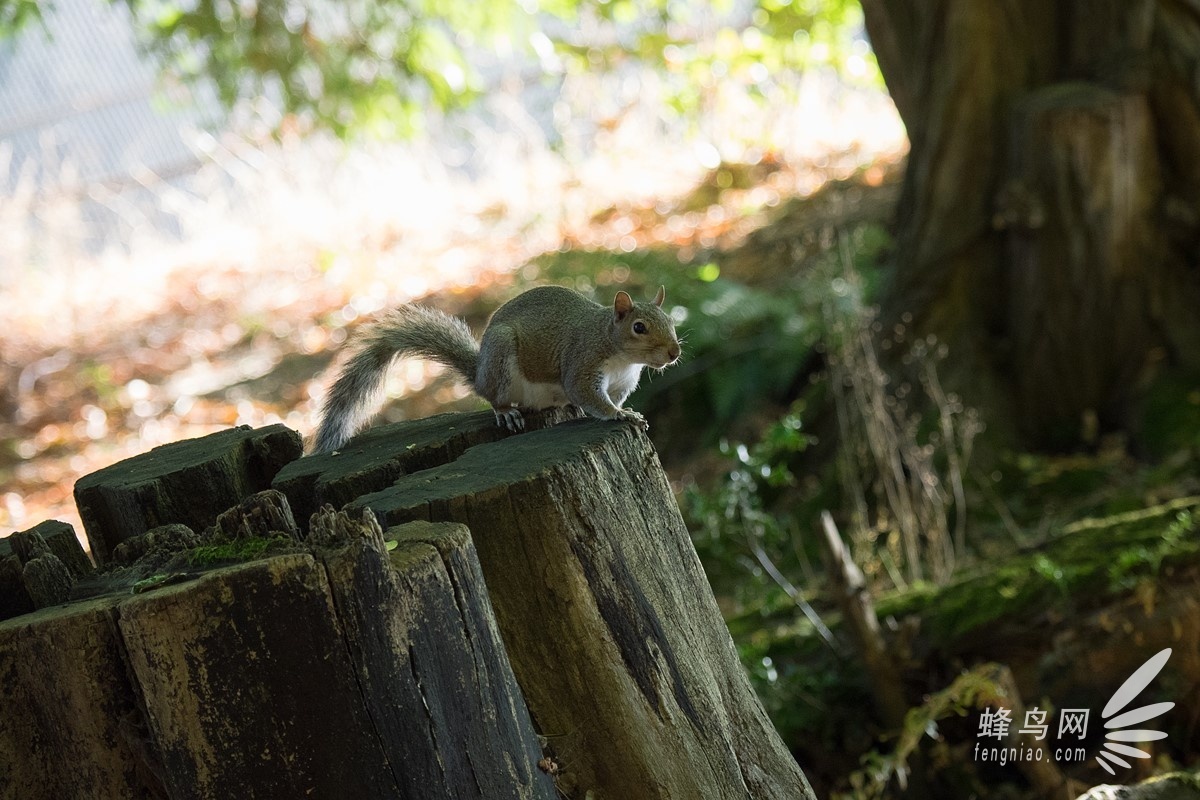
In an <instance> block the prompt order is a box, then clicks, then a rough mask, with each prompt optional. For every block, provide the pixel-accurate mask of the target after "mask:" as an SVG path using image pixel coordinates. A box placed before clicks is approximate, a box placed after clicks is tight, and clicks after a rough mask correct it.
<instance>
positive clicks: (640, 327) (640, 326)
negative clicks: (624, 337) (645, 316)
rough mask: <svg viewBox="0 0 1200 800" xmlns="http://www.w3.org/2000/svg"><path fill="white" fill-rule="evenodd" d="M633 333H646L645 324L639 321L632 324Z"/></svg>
mask: <svg viewBox="0 0 1200 800" xmlns="http://www.w3.org/2000/svg"><path fill="white" fill-rule="evenodd" d="M633 332H634V333H645V332H646V323H644V322H641V321H640V320H639V321H638V322H635V323H633Z"/></svg>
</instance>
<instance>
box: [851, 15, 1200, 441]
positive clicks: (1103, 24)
mask: <svg viewBox="0 0 1200 800" xmlns="http://www.w3.org/2000/svg"><path fill="white" fill-rule="evenodd" d="M862 5H863V10H864V13H865V18H866V24H867V30H868V33H869V35H870V37H871V40H872V42H873V44H874V46H875V51H876V54H877V56H878V58H879V63H880V67H881V69H882V71H883V74H884V78H885V79H886V81H887V84H888V88H889V89H890V90H891V93H892V96H893V98H894V100H895V102H896V106H897V109H898V110H899V112H900V115H901V117H902V118H903V120H904V122H905V125H906V126H907V128H908V132H909V139H910V142H911V153H910V156H909V164H908V171H907V174H906V178H905V188H904V192H903V196H902V200H901V203H900V211H899V220H898V223H899V248H898V254H897V263H896V270H895V275H894V282H893V284H892V287H891V291H890V293H889V295H888V298H887V301H886V305H887V310H888V312H889V315H890V316H891V317H893V318H894V319H896V320H897V321H898V320H901V319H904V318H905V317H904V315H905V314H911V315H912V318H911V320H912V325H913V326H914V327H915V329H916V330H915V333H916V334H917V335H919V336H924V335H926V334H933V335H936V336H937V337H939V338H941V339H942V340H943V341H945V342H947V343H948V344H949V345H950V347H951V351H952V353H953V356H954V359H955V362H954V363H955V364H957V371H956V376H955V377H956V379H957V383H958V385H959V386H962V387H964V388H966V389H967V390H968V391H969V392H970V394H969V399H970V400H971V402H974V403H977V404H981V405H987V404H992V405H993V406H994V408H993V409H992V410H993V411H995V412H998V414H993V418H994V419H997V421H999V422H1000V423H1001V426H1002V427H1004V420H1006V419H1007V420H1008V421H1009V423H1010V425H1011V428H1012V429H1014V430H1016V431H1018V432H1020V433H1022V434H1024V436H1025V438H1026V440H1027V441H1028V442H1029V443H1031V444H1034V445H1040V446H1052V447H1054V446H1071V445H1074V444H1076V443H1078V442H1080V441H1081V440H1087V439H1089V438H1091V437H1092V436H1094V434H1095V433H1096V432H1097V431H1101V432H1102V431H1104V430H1106V429H1115V428H1124V429H1129V428H1131V427H1134V423H1133V415H1134V412H1135V410H1136V401H1137V399H1138V392H1139V390H1140V389H1143V388H1145V384H1146V383H1147V381H1149V380H1151V379H1153V377H1154V375H1155V374H1156V371H1157V370H1159V369H1161V368H1163V367H1164V366H1166V367H1179V368H1184V369H1196V368H1200V316H1197V315H1196V314H1195V308H1196V307H1197V303H1198V301H1200V267H1198V257H1197V252H1198V251H1197V244H1198V243H1200V214H1198V213H1197V212H1196V208H1197V205H1198V204H1200V6H1197V5H1196V4H1194V3H1190V2H1175V1H1174V0H1065V1H1064V2H1058V3H1046V2H1043V1H1042V0H998V2H989V3H960V2H953V1H952V0H935V1H934V2H916V0H862Z"/></svg>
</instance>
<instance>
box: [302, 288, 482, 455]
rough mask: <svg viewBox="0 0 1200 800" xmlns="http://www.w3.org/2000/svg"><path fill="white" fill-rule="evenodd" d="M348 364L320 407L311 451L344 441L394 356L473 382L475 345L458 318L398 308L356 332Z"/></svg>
mask: <svg viewBox="0 0 1200 800" xmlns="http://www.w3.org/2000/svg"><path fill="white" fill-rule="evenodd" d="M357 339H358V341H357V343H356V347H355V349H354V352H353V354H352V355H351V357H350V360H349V361H347V362H346V364H345V366H343V367H342V371H341V372H340V373H339V374H338V377H337V381H335V382H334V384H333V388H332V389H330V390H329V396H328V397H326V398H325V404H324V406H323V407H322V409H321V424H320V426H319V427H318V428H317V435H316V437H315V439H314V442H313V449H312V451H313V452H314V453H328V452H330V451H333V450H336V449H338V448H339V447H341V446H342V445H343V444H345V443H346V440H347V439H349V438H350V437H351V436H353V435H354V433H355V432H356V431H357V430H358V428H359V426H360V425H361V424H362V423H363V422H364V421H365V420H366V418H367V417H369V416H370V415H371V414H373V413H374V412H375V410H376V407H377V406H378V403H379V395H380V392H381V390H382V388H383V379H384V376H385V375H386V374H387V369H388V366H389V365H391V363H392V361H393V359H395V358H397V357H398V356H416V357H419V358H427V359H430V360H431V361H437V362H438V363H441V364H445V365H446V366H448V367H450V368H451V369H453V370H455V371H456V372H458V374H459V375H460V376H461V377H462V378H463V380H465V381H466V382H467V383H468V384H474V382H475V371H476V369H477V368H478V365H479V345H478V344H477V343H476V342H475V337H473V336H472V335H471V330H470V328H468V327H467V325H466V323H465V322H463V321H462V320H460V319H457V318H455V317H452V316H450V315H449V314H443V313H442V312H441V311H435V310H433V309H431V308H424V307H422V306H402V307H400V308H398V309H395V310H393V311H390V312H388V313H387V314H386V315H384V316H383V317H382V318H380V319H379V321H377V322H374V323H372V324H371V325H369V326H367V327H366V328H365V329H363V331H362V332H361V333H360V334H358V337H357Z"/></svg>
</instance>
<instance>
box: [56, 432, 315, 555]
mask: <svg viewBox="0 0 1200 800" xmlns="http://www.w3.org/2000/svg"><path fill="white" fill-rule="evenodd" d="M300 452H301V442H300V434H298V433H296V432H295V431H293V430H290V429H288V428H286V427H284V426H283V425H270V426H268V427H265V428H259V429H253V428H250V427H247V426H242V427H239V428H232V429H230V430H227V431H221V432H220V433H215V434H213V435H211V436H205V437H202V438H199V439H188V440H186V441H182V442H175V443H173V444H166V445H163V446H161V447H156V448H154V449H153V450H151V451H150V452H149V453H144V454H143V455H140V456H136V457H134V458H130V459H127V460H125V461H122V462H120V463H118V464H113V465H112V466H111V467H107V468H105V469H102V470H99V471H97V472H93V473H92V474H91V475H86V476H84V477H82V478H80V479H79V481H78V482H76V484H75V504H76V505H77V506H78V507H79V516H80V518H81V519H82V520H83V529H84V531H85V532H86V533H87V538H88V543H89V545H90V546H91V550H92V557H93V558H95V559H96V563H97V564H107V563H108V561H109V559H110V557H111V555H112V551H113V548H115V547H116V546H117V545H118V544H120V543H121V542H123V541H125V540H126V539H128V538H130V537H132V536H136V535H138V534H140V533H145V532H146V531H148V530H150V529H151V528H157V527H159V526H160V525H167V524H169V523H179V524H182V525H187V526H188V527H189V528H191V529H192V530H194V531H201V530H204V529H205V528H207V527H208V526H209V525H212V524H213V522H214V521H215V519H216V516H217V514H219V513H220V512H222V511H224V510H225V509H227V508H229V507H230V506H232V505H234V504H236V503H237V502H238V501H239V500H241V499H242V498H244V497H246V496H248V495H251V494H253V493H255V492H258V491H261V490H263V489H267V488H269V487H270V486H271V480H272V478H274V477H275V473H277V472H279V469H280V467H282V466H283V465H284V464H286V463H287V462H289V461H292V460H294V459H296V458H299V457H300Z"/></svg>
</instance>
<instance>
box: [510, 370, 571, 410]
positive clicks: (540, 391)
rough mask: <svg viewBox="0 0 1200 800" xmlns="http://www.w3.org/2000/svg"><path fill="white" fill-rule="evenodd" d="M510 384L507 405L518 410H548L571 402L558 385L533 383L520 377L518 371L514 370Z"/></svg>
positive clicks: (560, 385)
mask: <svg viewBox="0 0 1200 800" xmlns="http://www.w3.org/2000/svg"><path fill="white" fill-rule="evenodd" d="M514 372H515V373H516V374H514V375H513V376H512V382H511V383H510V384H509V386H508V395H509V399H508V403H509V404H510V405H514V406H517V407H518V408H539V409H540V408H550V407H552V406H565V405H568V404H569V403H570V402H571V401H569V400H568V399H567V393H566V392H565V391H563V387H562V384H560V383H535V382H533V381H528V380H526V379H525V376H523V375H521V372H520V370H514Z"/></svg>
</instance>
